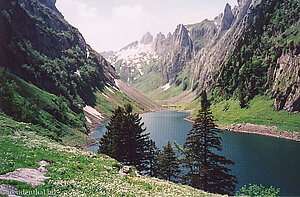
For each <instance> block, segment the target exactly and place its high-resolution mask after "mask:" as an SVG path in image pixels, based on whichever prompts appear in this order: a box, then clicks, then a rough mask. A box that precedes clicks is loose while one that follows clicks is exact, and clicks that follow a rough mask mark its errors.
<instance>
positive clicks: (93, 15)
mask: <svg viewBox="0 0 300 197" xmlns="http://www.w3.org/2000/svg"><path fill="white" fill-rule="evenodd" d="M76 4H77V8H78V10H77V11H78V16H79V17H84V18H89V19H97V18H99V15H98V14H97V13H98V10H97V9H96V8H94V7H90V6H89V5H88V4H86V3H81V2H76Z"/></svg>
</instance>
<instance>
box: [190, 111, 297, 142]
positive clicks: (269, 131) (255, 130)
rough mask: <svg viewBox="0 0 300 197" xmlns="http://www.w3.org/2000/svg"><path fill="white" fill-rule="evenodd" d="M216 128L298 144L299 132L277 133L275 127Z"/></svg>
mask: <svg viewBox="0 0 300 197" xmlns="http://www.w3.org/2000/svg"><path fill="white" fill-rule="evenodd" d="M184 120H186V121H190V122H194V120H195V119H194V118H192V117H190V116H188V117H186V118H184ZM218 128H219V129H221V130H228V131H231V132H238V133H249V134H257V135H265V136H269V137H276V138H281V139H287V140H293V141H297V142H300V133H299V132H289V131H278V128H277V127H276V126H266V125H257V124H251V123H246V122H243V123H234V124H231V125H227V126H220V127H218Z"/></svg>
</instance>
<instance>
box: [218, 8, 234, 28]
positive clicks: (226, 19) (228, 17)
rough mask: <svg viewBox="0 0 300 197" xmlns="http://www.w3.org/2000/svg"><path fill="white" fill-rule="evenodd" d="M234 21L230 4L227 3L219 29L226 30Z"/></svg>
mask: <svg viewBox="0 0 300 197" xmlns="http://www.w3.org/2000/svg"><path fill="white" fill-rule="evenodd" d="M233 21H234V15H233V13H232V10H231V6H230V5H229V4H228V3H227V4H226V6H225V9H224V15H223V18H222V21H221V29H220V31H224V30H228V29H229V28H230V26H231V24H232V22H233Z"/></svg>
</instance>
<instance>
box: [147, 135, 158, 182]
mask: <svg viewBox="0 0 300 197" xmlns="http://www.w3.org/2000/svg"><path fill="white" fill-rule="evenodd" d="M159 152H160V151H159V149H158V148H157V146H156V144H155V142H154V141H153V140H151V139H150V140H149V145H148V150H147V153H146V154H147V159H148V162H149V163H148V164H147V169H146V174H147V175H149V176H151V177H158V172H159V168H158V154H159Z"/></svg>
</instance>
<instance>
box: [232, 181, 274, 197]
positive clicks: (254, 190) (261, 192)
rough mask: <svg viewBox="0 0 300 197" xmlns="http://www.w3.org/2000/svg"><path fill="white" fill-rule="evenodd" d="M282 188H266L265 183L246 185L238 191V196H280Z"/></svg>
mask: <svg viewBox="0 0 300 197" xmlns="http://www.w3.org/2000/svg"><path fill="white" fill-rule="evenodd" d="M279 192H280V189H279V188H278V189H276V188H275V187H273V186H271V187H269V188H266V187H265V186H263V185H252V184H249V185H244V186H243V187H242V188H241V189H240V190H239V191H237V192H236V196H269V197H275V196H278V194H279Z"/></svg>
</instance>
